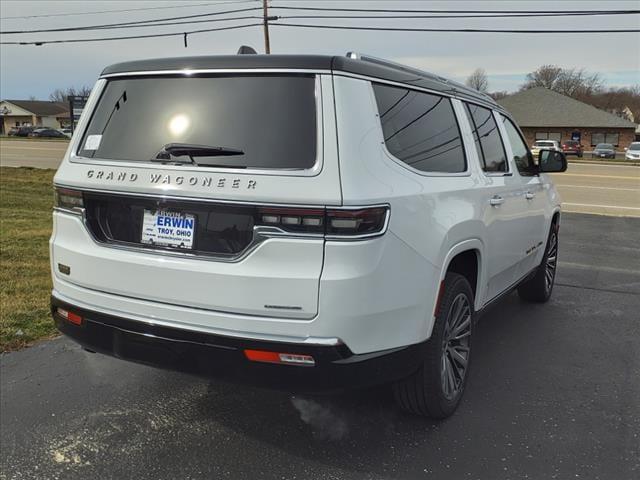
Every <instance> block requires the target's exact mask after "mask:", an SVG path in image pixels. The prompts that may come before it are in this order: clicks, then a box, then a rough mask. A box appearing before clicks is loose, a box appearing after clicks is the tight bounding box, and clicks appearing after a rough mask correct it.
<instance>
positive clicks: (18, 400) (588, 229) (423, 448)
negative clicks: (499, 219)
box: [0, 214, 640, 480]
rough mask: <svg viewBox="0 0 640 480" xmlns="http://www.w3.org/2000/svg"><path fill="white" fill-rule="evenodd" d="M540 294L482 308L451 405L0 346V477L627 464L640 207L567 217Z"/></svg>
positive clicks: (637, 418)
mask: <svg viewBox="0 0 640 480" xmlns="http://www.w3.org/2000/svg"><path fill="white" fill-rule="evenodd" d="M560 235H561V242H560V265H559V273H558V278H557V285H556V288H555V291H554V295H553V297H552V299H551V301H550V302H549V303H547V304H545V305H533V304H527V303H524V302H521V301H520V300H519V299H518V296H517V295H516V294H512V295H510V296H509V297H507V298H506V299H505V300H504V301H503V302H501V303H500V304H498V305H496V306H495V307H493V308H492V309H491V310H489V311H488V312H487V313H486V314H485V315H484V316H483V317H482V319H481V320H480V322H479V324H478V327H477V330H476V334H475V340H474V342H475V343H474V351H473V361H474V364H473V369H472V370H471V372H470V378H469V383H468V386H467V391H466V393H465V397H464V399H463V401H462V403H461V405H460V408H459V410H458V411H457V412H456V414H455V415H454V416H453V417H451V418H450V419H448V420H445V421H440V422H436V421H431V420H428V419H422V418H418V417H413V416H410V415H408V414H405V413H403V412H401V411H400V410H398V409H397V408H396V406H395V405H394V403H393V400H392V398H391V396H390V395H389V392H388V390H386V389H384V388H379V389H373V390H365V391H360V392H355V393H350V394H345V395H339V396H327V397H322V396H295V395H291V394H287V393H284V392H275V391H268V390H258V389H253V388H251V387H242V386H235V385H228V384H223V383H219V382H216V381H210V380H206V379H200V378H195V377H191V376H186V375H182V374H178V373H175V372H167V371H162V370H156V369H153V368H151V367H146V366H142V365H135V364H131V363H126V362H123V361H121V360H117V359H113V358H109V357H105V356H101V355H96V354H90V353H87V352H84V351H83V350H81V349H80V348H79V347H77V346H76V345H75V344H73V343H72V342H70V341H68V340H66V339H62V338H60V339H56V340H53V341H48V342H44V343H41V344H39V345H36V346H34V347H31V348H28V349H25V350H22V351H19V352H15V353H9V354H4V355H2V356H1V357H0V364H1V367H0V372H1V376H0V391H1V398H0V447H1V451H2V455H1V457H0V472H1V473H0V478H3V479H4V478H6V479H32V478H33V479H35V478H37V479H50V478H60V479H98V478H99V479H177V478H179V479H205V478H207V479H218V478H230V479H241V478H267V479H305V480H306V479H379V478H420V479H425V478H427V479H428V478H433V479H438V480H441V479H456V480H457V479H467V478H468V479H489V480H499V479H525V478H527V479H554V478H557V479H569V478H571V479H574V478H580V479H603V480H610V479H611V480H632V479H633V480H637V479H638V478H640V402H639V401H638V399H639V398H640V313H639V312H640V243H638V239H639V238H640V219H633V218H620V217H605V216H592V215H579V214H565V215H564V216H563V219H562V226H561V230H560Z"/></svg>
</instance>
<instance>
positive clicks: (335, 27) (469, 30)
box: [272, 22, 640, 34]
mask: <svg viewBox="0 0 640 480" xmlns="http://www.w3.org/2000/svg"><path fill="white" fill-rule="evenodd" d="M272 25H273V26H277V27H295V28H324V29H333V30H370V31H387V32H447V33H530V34H535V33H638V32H640V29H631V28H626V29H618V30H611V29H602V30H593V29H590V30H515V29H513V30H512V29H508V30H500V29H493V28H492V29H484V28H401V27H365V26H362V27H358V26H346V25H311V24H303V23H280V22H278V23H273V24H272Z"/></svg>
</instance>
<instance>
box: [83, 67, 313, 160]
mask: <svg viewBox="0 0 640 480" xmlns="http://www.w3.org/2000/svg"><path fill="white" fill-rule="evenodd" d="M316 131H317V126H316V96H315V77H314V76H313V75H237V74H236V75H233V76H219V75H218V76H198V77H183V76H180V77H177V76H174V77H171V76H162V77H144V78H123V79H114V80H109V82H108V83H107V85H106V87H105V90H104V91H103V93H102V96H101V98H100V101H99V103H98V106H97V107H96V109H95V111H94V112H93V115H92V117H91V120H90V122H89V126H88V128H87V131H86V132H85V135H84V137H83V139H82V141H81V143H80V148H79V150H78V154H79V155H81V156H84V157H89V158H101V159H109V160H126V161H141V162H148V161H149V160H150V159H153V158H156V156H157V155H158V153H159V152H160V151H161V150H162V149H163V147H165V146H166V145H168V144H171V143H179V144H180V143H182V144H190V145H201V146H211V147H224V148H225V149H233V150H241V151H242V152H243V153H242V154H234V155H224V156H223V155H210V156H207V155H204V153H207V152H202V151H201V152H199V153H198V155H197V158H195V160H196V161H198V162H201V163H202V164H205V161H203V160H206V164H215V165H216V166H217V165H220V166H229V167H239V168H266V169H308V168H311V167H313V166H314V164H315V163H316ZM172 159H173V155H172ZM179 159H180V161H184V160H185V156H182V157H180V158H179ZM186 160H187V161H188V160H189V157H188V156H186Z"/></svg>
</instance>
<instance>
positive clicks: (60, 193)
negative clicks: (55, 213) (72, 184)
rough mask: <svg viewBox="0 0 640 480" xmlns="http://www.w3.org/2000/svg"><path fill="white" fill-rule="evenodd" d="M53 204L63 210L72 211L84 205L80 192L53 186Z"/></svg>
mask: <svg viewBox="0 0 640 480" xmlns="http://www.w3.org/2000/svg"><path fill="white" fill-rule="evenodd" d="M54 197H55V203H54V204H55V206H56V207H57V208H62V209H64V210H70V211H74V210H75V209H78V208H83V207H84V200H83V198H82V192H81V191H79V190H72V189H70V188H62V187H55V189H54Z"/></svg>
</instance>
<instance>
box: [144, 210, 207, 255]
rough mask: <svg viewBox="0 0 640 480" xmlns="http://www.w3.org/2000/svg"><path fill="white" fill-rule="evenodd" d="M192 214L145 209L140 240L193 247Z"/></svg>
mask: <svg viewBox="0 0 640 480" xmlns="http://www.w3.org/2000/svg"><path fill="white" fill-rule="evenodd" d="M195 231H196V218H195V216H194V215H190V214H188V213H181V212H172V211H170V210H145V211H144V218H143V221H142V238H141V240H140V241H141V242H142V243H144V244H147V245H158V246H161V247H174V248H184V249H190V248H193V237H194V236H195Z"/></svg>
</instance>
